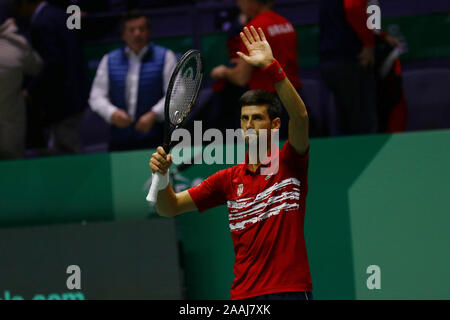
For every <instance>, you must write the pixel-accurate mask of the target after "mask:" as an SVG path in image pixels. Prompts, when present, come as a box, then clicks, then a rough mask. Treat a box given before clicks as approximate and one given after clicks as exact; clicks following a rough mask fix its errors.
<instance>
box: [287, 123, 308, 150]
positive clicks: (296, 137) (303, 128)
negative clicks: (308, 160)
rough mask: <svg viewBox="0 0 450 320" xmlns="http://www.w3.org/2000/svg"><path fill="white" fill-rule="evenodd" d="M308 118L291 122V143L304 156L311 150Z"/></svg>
mask: <svg viewBox="0 0 450 320" xmlns="http://www.w3.org/2000/svg"><path fill="white" fill-rule="evenodd" d="M308 131H309V124H308V117H306V118H305V119H299V120H296V121H293V120H290V121H289V143H290V144H291V146H292V148H294V150H295V151H296V152H297V153H298V154H304V153H305V152H306V151H307V150H308V148H309V132H308Z"/></svg>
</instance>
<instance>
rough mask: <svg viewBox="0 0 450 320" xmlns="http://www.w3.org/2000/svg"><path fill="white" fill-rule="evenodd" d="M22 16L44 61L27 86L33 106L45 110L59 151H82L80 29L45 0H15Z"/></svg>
mask: <svg viewBox="0 0 450 320" xmlns="http://www.w3.org/2000/svg"><path fill="white" fill-rule="evenodd" d="M14 2H15V6H16V10H17V12H18V14H19V16H22V17H25V18H28V19H29V20H30V35H31V41H32V45H33V47H34V48H35V49H36V50H37V52H38V53H39V54H40V55H41V57H42V59H43V61H44V68H43V70H42V72H41V73H40V74H39V75H38V76H37V77H36V78H35V79H33V81H32V82H31V83H30V85H29V86H28V88H27V91H26V92H27V95H28V96H29V97H28V98H29V99H30V100H31V102H32V105H33V107H34V108H40V109H41V110H42V111H43V113H44V122H45V125H46V126H48V127H49V128H50V131H51V140H50V141H51V142H50V145H51V147H52V148H51V149H52V151H54V152H56V153H79V152H80V151H81V142H80V137H79V124H80V121H81V114H82V111H83V109H84V108H85V107H86V106H87V103H86V99H87V89H86V81H85V74H84V69H85V68H84V64H83V54H82V50H81V43H80V39H79V35H78V31H77V30H69V29H68V28H67V25H66V21H67V18H68V15H67V14H66V13H65V12H64V11H63V10H62V9H61V8H59V7H56V6H54V5H52V4H49V3H47V2H46V1H42V0H15V1H14Z"/></svg>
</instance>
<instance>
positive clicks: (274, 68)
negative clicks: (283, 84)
mask: <svg viewBox="0 0 450 320" xmlns="http://www.w3.org/2000/svg"><path fill="white" fill-rule="evenodd" d="M262 70H263V71H264V73H265V74H266V75H268V76H269V78H270V80H272V82H273V83H277V82H280V81H281V80H283V79H284V78H286V73H285V72H284V70H283V68H282V67H281V65H280V63H279V62H278V61H277V60H276V59H273V61H272V63H271V64H269V65H267V66H266V67H265V68H263V69H262Z"/></svg>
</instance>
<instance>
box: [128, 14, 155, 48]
mask: <svg viewBox="0 0 450 320" xmlns="http://www.w3.org/2000/svg"><path fill="white" fill-rule="evenodd" d="M122 39H123V41H125V43H126V44H127V46H128V47H130V49H131V50H133V51H135V52H139V51H141V50H142V48H144V47H145V46H146V45H147V44H148V42H149V40H150V30H149V27H148V21H147V19H146V18H144V17H142V18H137V19H133V20H129V21H127V22H126V23H125V26H124V30H123V34H122Z"/></svg>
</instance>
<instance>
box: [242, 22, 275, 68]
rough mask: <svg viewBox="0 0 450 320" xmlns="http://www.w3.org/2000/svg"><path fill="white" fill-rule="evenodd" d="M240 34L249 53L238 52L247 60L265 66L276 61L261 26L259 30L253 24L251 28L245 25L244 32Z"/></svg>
mask: <svg viewBox="0 0 450 320" xmlns="http://www.w3.org/2000/svg"><path fill="white" fill-rule="evenodd" d="M240 35H241V39H242V41H243V42H244V45H245V47H246V48H247V51H248V55H245V54H243V53H242V52H237V54H238V55H239V56H240V57H241V58H242V59H243V60H244V61H245V62H247V63H248V64H250V65H252V66H255V67H260V68H265V67H267V66H268V65H270V64H271V63H272V62H273V61H274V58H273V54H272V49H271V48H270V45H269V43H268V42H267V40H266V36H265V35H264V32H263V31H262V29H261V28H258V32H257V31H256V29H255V28H254V27H253V26H251V27H250V30H249V29H248V28H247V27H245V28H244V32H241V34H240Z"/></svg>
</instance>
